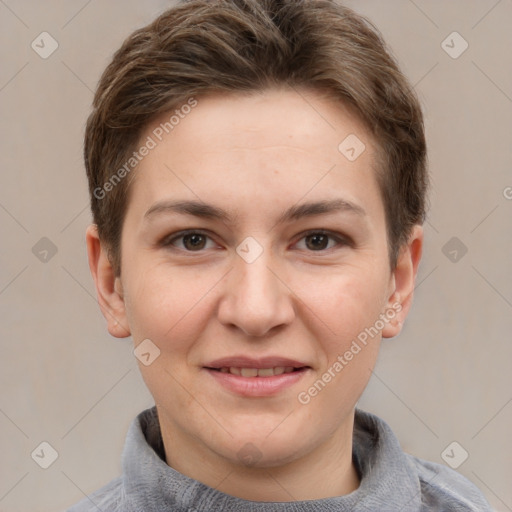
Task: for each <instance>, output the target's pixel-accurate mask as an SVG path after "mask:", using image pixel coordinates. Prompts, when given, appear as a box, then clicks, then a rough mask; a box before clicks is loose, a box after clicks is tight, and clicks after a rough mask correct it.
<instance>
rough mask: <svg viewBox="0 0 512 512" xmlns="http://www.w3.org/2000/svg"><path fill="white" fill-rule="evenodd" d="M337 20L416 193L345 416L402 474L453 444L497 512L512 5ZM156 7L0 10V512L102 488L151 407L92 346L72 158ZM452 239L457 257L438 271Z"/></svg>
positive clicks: (506, 357)
mask: <svg viewBox="0 0 512 512" xmlns="http://www.w3.org/2000/svg"><path fill="white" fill-rule="evenodd" d="M346 3H347V4H348V5H349V6H352V7H354V8H355V9H356V10H357V11H359V12H361V13H363V14H366V15H367V16H369V17H370V18H371V19H372V20H373V22H374V23H375V24H376V25H377V26H378V27H379V28H380V30H381V31H382V32H383V33H384V36H385V38H386V39H387V41H388V42H389V43H390V45H391V47H392V48H393V50H394V52H395V54H396V56H397V58H398V59H399V61H400V63H401V65H402V66H403V69H404V71H405V72H406V74H407V75H408V76H409V77H410V79H411V81H412V83H413V84H415V87H416V89H417V91H418V92H419V94H420V97H421V100H422V102H423V104H424V107H425V112H426V122H427V130H428V139H429V146H430V167H431V172H432V176H433V191H432V196H431V204H432V206H431V213H430V217H429V221H428V223H427V224H426V244H427V245H426V251H425V254H424V259H423V262H422V265H421V268H420V272H419V279H418V287H417V291H416V299H415V305H414V307H413V311H412V313H411V315H410V317H409V319H408V322H407V323H406V325H405V328H404V331H403V332H402V334H401V335H400V336H399V337H398V338H396V339H394V340H387V341H385V342H384V345H383V350H382V352H381V356H380V361H379V363H378V365H377V368H376V370H375V375H374V377H373V378H372V381H371V383H370V385H369V387H368V389H367V390H366V392H365V394H364V397H363V398H362V400H361V402H360V406H361V407H362V408H365V409H367V410H369V411H372V412H374V413H376V414H378V415H380V416H381V417H382V418H384V419H385V420H386V421H387V422H388V423H389V424H390V425H391V427H392V428H393V429H394V431H395V432H396V434H397V435H398V437H399V439H400V440H401V442H402V444H403V447H404V449H405V450H406V451H409V452H411V453H413V454H415V455H418V456H420V457H422V458H426V459H429V460H433V461H435V462H439V463H443V459H442V458H441V453H442V452H443V450H444V449H445V448H446V447H447V446H448V445H449V444H450V443H451V442H452V441H457V442H458V443H459V444H460V445H461V446H462V447H463V448H464V449H465V450H466V451H467V452H468V453H469V458H468V459H467V460H466V461H465V462H464V463H463V464H462V465H461V466H460V467H459V468H458V471H460V472H461V473H462V474H464V475H465V476H466V477H468V478H469V479H470V480H472V481H473V482H475V483H476V484H477V485H478V486H479V487H480V488H481V489H482V491H483V492H484V493H485V494H486V495H487V497H488V499H489V500H490V502H491V503H492V504H493V506H494V507H495V508H496V510H499V511H510V510H512V486H511V485H510V482H511V481H512V467H511V466H512V462H511V461H512V443H511V441H510V432H511V424H512V386H511V377H510V375H511V371H510V368H511V360H512V345H511V343H510V341H511V335H510V332H511V328H512V314H511V312H512V273H511V272H510V263H511V261H512V241H511V233H512V200H511V199H512V188H511V187H512V144H511V134H512V57H511V55H512V54H511V51H510V49H511V48H512V32H511V31H510V27H511V26H512V0H501V1H497V0H415V1H414V2H413V1H409V0H385V1H384V0H360V1H355V0H352V1H347V2H346ZM168 5H170V4H169V2H166V1H163V0H146V1H145V2H139V1H135V0H130V1H126V0H125V1H121V0H110V1H102V2H100V1H98V0H92V1H86V0H68V1H66V2H62V1H56V0H48V1H45V2H38V1H36V0H20V1H15V0H0V41H1V48H2V65H1V67H0V109H1V112H2V117H1V121H0V123H1V126H2V132H1V145H2V150H1V152H0V164H1V174H0V176H1V177H0V226H1V232H0V237H1V265H0V314H1V319H2V320H1V327H0V329H1V333H0V335H1V357H0V369H1V371H0V431H1V437H0V449H1V455H0V460H1V462H0V464H1V467H0V511H2V512H21V511H23V512H29V511H30V512H49V511H59V510H63V509H65V508H66V507H67V506H69V505H71V504H72V503H74V502H76V501H78V500H79V499H81V498H83V496H84V495H85V494H86V493H90V492H91V491H93V490H95V489H97V488H98V487H100V486H102V485H103V484H105V483H106V482H107V481H109V480H110V479H112V478H113V477H115V476H117V475H118V474H119V472H120V454H121V450H122V446H123V442H124V436H125V433H126V430H127V428H128V425H129V423H130V422H131V421H132V419H133V418H134V416H135V415H136V414H137V413H138V412H140V411H141V410H142V409H144V408H146V407H149V406H150V405H151V404H152V401H151V397H150V395H149V393H148V392H147V391H146V389H145V387H144V384H143V382H142V380H141V378H140V376H139V373H138V369H137V367H136V364H135V358H134V357H133V355H132V348H131V345H130V341H128V340H116V339H114V338H111V337H110V336H109V335H108V333H107V331H106V328H105V322H104V320H103V317H102V316H101V314H100V311H99V307H98V304H97V303H96V299H95V293H94V287H93V282H92V279H91V277H90V275H89V269H88V266H87V260H86V252H85V244H84V231H85V228H86V226H87V225H88V223H89V220H90V217H89V210H88V194H87V188H86V179H85V173H84V169H83V164H82V155H81V150H82V136H83V128H84V123H85V119H86V116H87V113H88V111H89V108H90V103H91V100H92V91H93V90H94V87H95V84H96V82H97V80H98V78H99V75H100V73H101V71H102V70H103V68H104V67H105V65H106V64H107V62H108V61H109V59H110V56H111V54H112V53H113V51H114V50H116V49H117V47H118V46H119V45H120V43H121V42H122V40H123V39H124V37H125V36H127V35H128V34H129V33H130V32H131V31H132V30H134V29H135V28H137V27H139V26H141V25H143V24H145V23H147V22H149V21H150V20H151V19H152V18H153V17H154V16H155V15H156V14H158V13H159V12H161V11H162V10H164V8H165V7H166V6H168ZM43 31H47V32H49V33H50V34H51V36H52V37H53V38H54V39H55V40H56V41H58V44H59V47H58V49H57V50H56V51H55V53H53V54H52V55H51V56H50V57H48V58H47V59H43V58H41V57H40V56H39V55H38V54H37V53H36V52H35V51H34V50H32V48H31V42H32V41H33V40H34V39H35V38H36V37H37V36H38V35H39V34H40V33H41V32H43ZM453 31H457V32H458V33H460V34H461V36H462V37H463V38H464V39H465V40H466V41H467V42H468V43H469V47H468V49H467V50H466V51H465V52H464V53H463V54H462V55H461V56H460V57H458V58H457V59H454V58H452V57H450V56H449V55H448V54H447V53H446V52H445V51H444V50H443V47H442V45H441V44H442V41H443V40H445V39H446V37H447V36H448V35H449V34H451V33H452V32H453ZM452 39H453V37H452ZM452 39H450V38H449V39H448V41H447V44H448V45H450V46H453V48H452V49H451V50H450V51H452V52H454V51H457V50H459V49H461V48H462V46H461V43H462V40H459V39H457V38H456V39H453V43H452ZM46 48H48V46H46ZM507 197H508V199H507ZM42 237H47V238H48V239H50V240H51V241H52V243H53V244H54V245H55V247H56V249H57V252H56V254H55V255H53V256H52V255H51V252H50V253H48V256H47V259H48V261H46V262H43V261H40V259H38V258H37V257H36V255H35V254H34V253H33V251H32V248H33V247H34V246H35V245H36V243H38V241H39V240H40V239H41V238H42ZM452 237H457V238H458V239H459V240H460V242H458V243H459V245H460V243H463V244H464V245H465V246H466V247H467V249H468V251H467V254H465V255H464V256H463V257H462V258H460V255H461V254H462V253H461V252H460V250H459V252H458V258H460V259H459V260H458V261H456V262H452V261H450V259H449V258H448V257H447V256H445V253H447V254H448V255H449V256H450V254H449V251H450V250H453V247H451V246H450V245H448V247H446V246H445V244H447V242H448V241H449V240H450V239H452ZM41 243H43V244H44V243H45V242H41ZM46 243H47V242H46ZM452 243H453V242H452ZM37 247H39V246H37ZM443 248H444V249H443ZM39 250H41V249H40V248H39ZM35 252H36V253H37V251H35ZM39 256H41V257H42V255H41V254H39ZM453 256H454V255H453V253H452V255H451V257H453ZM43 441H46V442H48V443H50V444H51V445H52V446H53V447H54V448H55V450H56V451H57V452H58V458H57V460H56V461H55V462H54V463H53V464H52V465H51V466H50V467H49V468H48V469H46V470H45V469H42V468H40V467H39V466H38V465H37V464H36V463H35V462H34V460H33V459H32V458H31V453H32V452H33V451H34V450H35V449H36V447H38V446H39V444H40V443H41V442H43ZM39 452H40V450H39ZM39 452H38V451H37V450H36V453H39ZM46 453H48V451H47V452H46ZM459 455H460V453H456V456H457V457H458V456H459Z"/></svg>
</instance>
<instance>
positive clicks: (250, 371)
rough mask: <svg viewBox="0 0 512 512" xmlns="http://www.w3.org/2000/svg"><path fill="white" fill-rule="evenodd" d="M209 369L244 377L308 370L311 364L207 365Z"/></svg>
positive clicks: (269, 375)
mask: <svg viewBox="0 0 512 512" xmlns="http://www.w3.org/2000/svg"><path fill="white" fill-rule="evenodd" d="M205 368H206V369H207V370H213V371H216V372H221V373H230V374H231V375H240V376H242V377H273V376H274V375H282V374H283V373H293V372H299V371H302V370H306V369H308V368H309V366H301V367H299V368H295V367H293V366H274V367H271V368H240V367H237V366H222V367H221V368H211V367H207V366H206V367H205Z"/></svg>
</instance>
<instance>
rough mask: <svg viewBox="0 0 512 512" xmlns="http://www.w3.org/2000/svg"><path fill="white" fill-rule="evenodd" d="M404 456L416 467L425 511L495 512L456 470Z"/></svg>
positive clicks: (476, 489)
mask: <svg viewBox="0 0 512 512" xmlns="http://www.w3.org/2000/svg"><path fill="white" fill-rule="evenodd" d="M405 455H406V457H407V458H408V459H409V461H410V463H411V464H412V465H413V466H414V467H415V468H416V471H417V474H418V478H419V481H420V487H421V496H422V505H423V506H424V508H425V510H429V511H431V510H434V511H435V510H439V511H441V510H442V511H443V512H452V511H453V512H493V511H492V508H491V507H490V505H489V503H488V502H487V500H486V499H485V497H484V496H483V494H482V492H481V491H480V490H479V489H478V488H477V487H476V485H474V484H473V483H472V482H470V481H469V480H468V479H467V478H466V477H464V476H463V475H461V474H460V473H458V472H457V471H455V470H453V469H450V468H448V467H446V466H443V465H442V464H437V463H435V462H429V461H426V460H423V459H419V458H418V457H414V456H413V455H409V454H405Z"/></svg>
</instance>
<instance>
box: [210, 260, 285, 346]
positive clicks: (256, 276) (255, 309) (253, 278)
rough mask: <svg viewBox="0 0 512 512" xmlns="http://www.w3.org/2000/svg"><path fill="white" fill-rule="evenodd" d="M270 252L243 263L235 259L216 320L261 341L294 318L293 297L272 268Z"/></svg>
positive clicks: (281, 278)
mask: <svg viewBox="0 0 512 512" xmlns="http://www.w3.org/2000/svg"><path fill="white" fill-rule="evenodd" d="M269 253H270V251H267V250H264V251H263V253H262V254H261V255H260V256H259V257H258V259H256V261H253V262H252V263H247V262H246V261H244V260H243V259H242V258H241V257H239V256H238V255H236V256H235V263H234V268H233V269H232V271H231V272H229V274H228V276H227V279H226V280H225V281H224V290H223V294H222V299H221V301H220V304H219V309H218V319H219V321H220V322H221V323H223V324H224V325H229V326H235V327H237V328H239V329H240V330H242V331H243V332H244V333H245V334H246V335H248V336H254V337H262V336H265V335H266V334H268V333H269V332H270V331H271V330H272V329H274V330H277V328H278V327H279V326H284V325H288V324H290V323H291V322H292V320H293V318H294V316H295V310H294V307H293V293H292V292H291V290H290V289H289V288H288V287H287V285H286V279H285V278H284V276H280V275H279V272H278V271H276V269H274V268H273V266H274V267H275V266H276V265H273V264H272V263H273V262H272V261H271V259H272V258H271V257H270V256H269Z"/></svg>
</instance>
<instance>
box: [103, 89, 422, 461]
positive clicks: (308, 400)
mask: <svg viewBox="0 0 512 512" xmlns="http://www.w3.org/2000/svg"><path fill="white" fill-rule="evenodd" d="M168 119H169V116H167V115H166V116H164V117H162V119H159V120H157V121H156V122H155V123H154V124H152V125H151V126H149V127H148V128H147V130H146V133H145V134H144V135H143V137H142V138H141V141H146V140H147V137H148V136H151V137H153V138H154V139H155V140H157V141H158V139H156V137H155V136H154V133H159V132H155V129H157V128H158V126H159V125H160V123H162V122H165V121H166V120H168ZM351 134H352V135H355V136H357V138H358V139H359V140H360V141H361V142H363V143H364V145H365V149H364V151H363V152H362V153H361V154H360V156H358V157H357V158H356V159H354V158H353V157H354V154H355V155H357V152H358V149H359V148H360V147H362V146H355V150H356V151H355V152H351V151H350V146H354V143H352V145H349V147H348V148H346V147H345V146H343V145H342V146H341V150H340V149H339V146H340V143H341V142H342V141H344V140H345V139H346V138H347V136H349V135H351ZM350 140H352V142H353V141H354V140H356V139H353V138H352V139H349V141H350ZM347 155H348V156H349V157H351V158H347ZM376 161H377V160H376V153H375V144H374V141H373V139H372V138H371V136H370V135H369V134H368V132H367V130H366V129H365V127H364V126H363V124H362V123H361V122H359V120H358V119H357V118H356V117H355V116H354V115H352V114H351V113H350V111H349V110H347V109H346V108H344V107H343V106H342V105H339V104H336V103H334V102H332V100H329V99H326V98H324V97H322V96H320V95H319V94H318V93H315V92H312V91H301V93H300V94H299V93H298V92H295V91H291V90H284V89H283V90H268V91H265V92H260V93H254V94H251V95H245V96H242V95H224V96H221V95H211V96H205V97H198V98H197V106H195V107H194V108H193V109H192V110H191V112H190V113H189V114H187V115H186V116H184V117H183V119H180V121H179V124H177V125H176V126H175V127H174V128H173V130H172V132H170V133H169V134H165V136H164V137H162V140H161V141H158V143H157V144H156V147H154V148H153V149H151V150H150V151H149V154H148V155H147V156H145V157H144V158H143V159H142V161H141V162H140V163H139V165H138V167H137V170H136V171H134V172H136V175H135V180H134V182H133V184H132V189H131V196H130V202H129V207H128V211H127V215H126V218H125V221H124V225H123V231H122V239H121V255H122V267H121V276H120V277H119V278H117V279H116V280H115V283H114V287H113V290H112V295H111V298H112V297H113V296H114V295H116V296H117V297H118V299H117V301H114V300H111V302H110V306H111V311H112V312H113V315H114V316H115V317H116V318H117V319H118V320H120V321H121V324H124V326H125V327H126V329H127V330H128V331H129V332H130V333H131V335H132V336H133V339H134V342H135V345H136V346H138V345H139V344H140V343H141V342H143V340H150V342H148V341H144V343H146V345H141V347H146V350H145V352H146V353H147V352H149V353H150V356H147V355H146V363H147V362H148V361H149V360H152V362H151V364H148V365H146V364H143V363H140V370H141V372H142V375H143V378H144V380H145V382H146V384H147V386H148V388H149V390H150V391H151V393H152V395H153V397H154V399H155V402H156V404H157V407H158V411H159V416H160V421H161V425H162V432H163V435H164V438H168V439H169V440H171V439H174V440H179V443H178V442H177V441H174V442H175V443H176V445H177V446H176V447H175V450H178V451H179V449H180V446H182V447H183V446H193V447H194V450H195V452H197V453H199V454H200V455H198V460H200V458H201V457H204V458H210V459H211V458H215V457H217V458H219V459H222V460H223V461H228V462H232V463H233V464H240V463H241V460H242V459H244V460H245V459H247V457H248V458H249V459H251V461H252V462H253V463H255V462H257V463H258V465H261V466H267V467H272V466H278V465H282V464H285V463H292V462H293V461H294V460H298V459H299V458H300V457H304V456H307V455H308V454H309V455H311V454H314V453H316V452H319V451H321V450H322V449H324V448H325V447H326V446H327V445H328V444H329V443H331V442H332V440H333V439H334V440H336V439H338V440H340V439H346V438H347V436H348V437H349V438H350V434H351V428H352V422H353V410H354V406H355V404H356V402H357V400H358V398H359V397H360V395H361V393H362V391H363V389H364V388H365V386H366V384H367V382H368V379H369V377H370V375H371V370H372V368H373V367H374V364H375V361H376V357H377V353H378V349H379V343H380V340H381V337H382V336H383V335H384V336H387V337H390V336H393V335H395V334H397V332H398V329H399V327H397V325H398V326H399V325H400V322H401V321H403V318H404V315H405V312H406V300H405V299H406V297H405V295H407V293H408V292H410V291H412V288H411V283H412V281H411V278H413V274H414V273H415V270H416V266H415V261H414V256H413V258H412V262H411V252H410V251H409V252H407V253H406V254H405V256H404V258H402V259H401V260H400V262H401V263H400V262H399V265H398V266H397V269H396V270H395V271H392V270H390V268H389V258H388V245H387V238H386V221H385V216H384V206H383V202H382V199H381V195H380V192H379V188H378V185H377V181H376V178H375V174H376V171H375V166H376ZM417 233H418V232H417ZM418 238H419V236H416V239H418ZM417 257H418V258H419V256H418V255H417ZM409 295H410V294H409ZM400 304H402V305H401V306H400ZM389 312H391V313H389ZM379 319H380V321H379ZM383 319H385V321H383ZM372 328H373V330H371V329H372ZM117 329H118V328H117V327H116V326H114V324H113V323H112V324H110V331H111V333H112V334H114V335H116V336H121V335H122V333H121V332H120V331H119V330H117ZM365 329H367V331H365ZM377 331H378V332H377ZM364 332H366V334H367V335H366V343H363V342H362V341H361V340H362V339H363V338H364V334H362V333H364ZM368 332H371V333H372V335H368ZM376 332H377V333H376ZM124 334H126V333H124ZM354 342H355V345H354ZM356 346H358V347H359V350H358V349H357V348H356ZM158 351H159V352H158ZM156 355H158V357H156V358H155V359H154V360H153V358H154V357H155V356H156ZM336 363H338V364H336ZM255 375H256V376H255ZM329 376H330V378H329ZM169 442H171V441H169ZM178 445H179V446H178ZM166 449H167V446H166ZM171 453H174V452H172V451H171ZM171 462H172V461H171ZM171 465H172V464H171Z"/></svg>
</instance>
